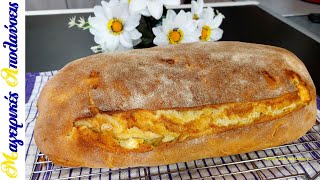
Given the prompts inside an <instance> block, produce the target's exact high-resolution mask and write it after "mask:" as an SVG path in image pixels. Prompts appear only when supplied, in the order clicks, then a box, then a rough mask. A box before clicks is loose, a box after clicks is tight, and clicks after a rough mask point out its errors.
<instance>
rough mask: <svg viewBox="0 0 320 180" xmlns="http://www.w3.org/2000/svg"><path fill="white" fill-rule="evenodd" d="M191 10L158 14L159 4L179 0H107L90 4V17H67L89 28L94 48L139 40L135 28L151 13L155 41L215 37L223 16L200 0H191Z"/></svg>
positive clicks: (104, 49) (125, 46)
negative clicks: (91, 6) (91, 12)
mask: <svg viewBox="0 0 320 180" xmlns="http://www.w3.org/2000/svg"><path fill="white" fill-rule="evenodd" d="M191 3H192V6H191V12H185V11H184V10H180V11H179V12H178V13H176V12H175V11H173V10H168V11H167V13H166V16H165V17H163V18H162V21H161V17H162V15H163V11H164V8H163V6H172V5H179V4H180V0H110V1H109V2H106V1H102V2H101V5H102V6H95V7H94V11H93V12H94V17H91V16H90V17H89V18H88V20H87V21H86V20H85V19H84V18H83V17H80V18H79V20H76V17H72V18H71V19H70V22H69V23H68V24H69V28H70V27H74V26H75V27H78V28H81V29H83V30H87V29H89V31H90V33H91V34H92V35H94V41H95V43H97V45H96V46H93V47H91V50H92V51H93V52H95V53H97V52H109V51H124V50H129V49H133V48H134V47H135V46H137V45H138V44H139V43H141V41H142V40H141V37H142V33H141V32H139V31H138V29H137V28H138V26H139V25H140V19H141V16H145V17H152V18H154V19H155V20H159V21H160V23H159V24H158V25H157V26H155V27H152V32H153V34H154V36H153V43H154V44H155V45H167V44H179V43H187V42H197V41H217V40H219V39H221V37H222V34H223V30H222V29H220V28H219V26H220V25H221V23H222V20H223V18H224V16H223V14H221V13H219V12H218V11H216V12H214V10H213V9H212V8H211V7H207V8H204V7H203V0H198V1H197V2H196V1H192V2H191Z"/></svg>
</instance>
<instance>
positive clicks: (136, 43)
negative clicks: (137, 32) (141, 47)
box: [132, 39, 142, 46]
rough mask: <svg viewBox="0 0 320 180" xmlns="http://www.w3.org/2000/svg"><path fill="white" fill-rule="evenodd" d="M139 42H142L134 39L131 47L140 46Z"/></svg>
mask: <svg viewBox="0 0 320 180" xmlns="http://www.w3.org/2000/svg"><path fill="white" fill-rule="evenodd" d="M141 42H142V40H141V39H136V40H133V41H132V44H133V46H136V45H138V44H140V43H141Z"/></svg>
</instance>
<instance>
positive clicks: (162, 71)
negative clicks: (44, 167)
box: [35, 42, 316, 167]
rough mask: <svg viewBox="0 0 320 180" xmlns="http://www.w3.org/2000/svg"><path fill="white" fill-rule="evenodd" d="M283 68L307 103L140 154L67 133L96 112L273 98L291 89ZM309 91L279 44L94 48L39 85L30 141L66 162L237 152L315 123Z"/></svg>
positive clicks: (301, 70) (98, 163)
mask: <svg viewBox="0 0 320 180" xmlns="http://www.w3.org/2000/svg"><path fill="white" fill-rule="evenodd" d="M287 70H289V71H293V72H295V73H297V74H299V76H300V77H301V79H302V81H303V82H305V83H306V86H307V88H308V89H309V90H310V94H311V102H310V103H309V104H308V105H307V106H305V107H303V108H302V109H299V110H297V111H295V112H292V113H290V114H288V115H286V116H285V117H282V118H279V119H275V120H272V121H269V122H264V123H259V124H253V125H250V126H246V127H241V128H238V129H233V130H230V131H227V132H223V133H219V134H215V135H210V136H204V137H200V138H196V139H193V140H187V141H183V142H179V143H176V144H172V145H170V144H168V146H167V147H159V148H155V149H153V150H152V151H149V152H144V153H110V152H109V151H108V150H106V149H105V148H103V147H100V146H99V144H98V143H95V142H94V141H86V140H85V139H83V136H80V135H78V134H77V132H72V130H73V122H74V121H75V120H76V119H79V118H83V117H91V116H93V115H95V114H96V113H97V112H99V111H107V112H114V111H126V110H132V109H150V110H152V109H173V108H181V107H182V108H188V107H197V106H203V105H210V104H222V103H229V102H251V101H258V100H263V99H272V98H276V97H279V96H281V95H284V94H286V93H292V92H294V91H296V89H295V87H294V85H293V84H292V83H291V82H290V81H289V79H288V78H287V77H286V73H285V72H286V71H287ZM315 96H316V95H315V87H314V84H313V82H312V80H311V78H310V75H309V73H308V71H307V70H306V68H305V66H304V65H303V63H302V62H301V61H300V60H299V59H298V58H297V57H296V56H295V55H293V54H292V53H290V52H288V51H287V50H284V49H281V48H277V47H271V46H265V45H257V44H248V43H240V42H219V43H193V44H182V45H176V46H170V47H156V48H151V49H147V50H133V51H129V52H127V53H114V54H99V55H95V56H90V57H87V58H83V59H80V60H77V61H74V62H72V63H70V64H68V65H67V66H66V67H64V68H63V69H62V70H61V71H60V72H59V73H58V74H57V75H56V76H54V77H53V78H52V79H51V80H49V82H48V83H47V84H46V85H45V87H44V88H43V90H42V92H41V95H40V97H39V101H38V110H39V116H38V118H37V122H36V127H35V140H36V143H37V146H38V147H39V149H40V150H41V151H42V152H43V153H45V154H46V155H48V156H49V158H50V159H51V160H53V161H54V162H55V163H56V164H60V165H64V166H87V167H111V166H112V167H127V166H152V165H160V164H169V163H175V162H181V161H188V160H194V159H199V158H205V157H217V156H224V155H230V154H237V153H243V152H249V151H253V150H258V149H263V148H266V147H271V146H276V145H279V144H283V143H288V142H291V141H293V140H295V139H297V138H299V137H300V136H302V135H303V134H304V133H305V132H306V131H307V130H308V129H310V128H311V127H312V125H313V124H314V122H315V114H316V104H315V103H316V101H315ZM278 132H282V133H278ZM71 134H72V136H71ZM93 138H94V137H93ZM209 150H210V151H209ZM183 153H186V154H183Z"/></svg>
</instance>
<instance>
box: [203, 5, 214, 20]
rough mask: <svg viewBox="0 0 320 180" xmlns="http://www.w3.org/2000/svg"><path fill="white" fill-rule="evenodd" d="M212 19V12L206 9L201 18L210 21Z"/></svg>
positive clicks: (210, 9)
mask: <svg viewBox="0 0 320 180" xmlns="http://www.w3.org/2000/svg"><path fill="white" fill-rule="evenodd" d="M213 17H214V10H213V9H212V8H211V7H207V8H206V9H205V11H204V15H203V18H204V19H206V20H211V19H213Z"/></svg>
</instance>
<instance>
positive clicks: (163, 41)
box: [153, 33, 169, 46]
mask: <svg viewBox="0 0 320 180" xmlns="http://www.w3.org/2000/svg"><path fill="white" fill-rule="evenodd" d="M153 43H154V44H155V45H158V46H161V45H167V44H169V41H168V38H167V36H166V35H165V34H164V33H160V34H158V35H157V36H156V37H155V38H154V39H153Z"/></svg>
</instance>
